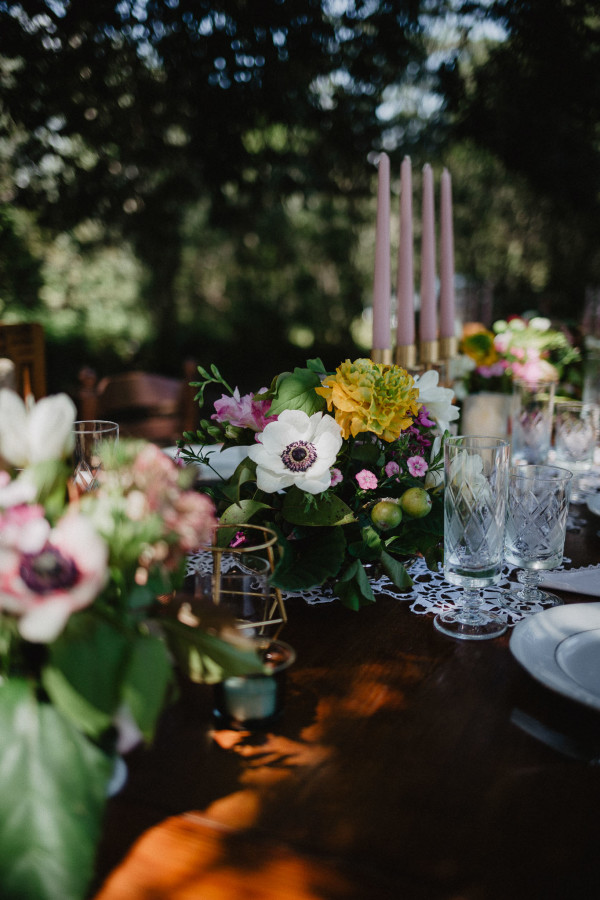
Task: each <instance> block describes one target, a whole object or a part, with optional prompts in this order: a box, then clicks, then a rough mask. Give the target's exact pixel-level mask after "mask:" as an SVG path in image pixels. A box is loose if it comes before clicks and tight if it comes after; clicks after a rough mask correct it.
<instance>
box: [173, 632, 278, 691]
mask: <svg viewBox="0 0 600 900" xmlns="http://www.w3.org/2000/svg"><path fill="white" fill-rule="evenodd" d="M163 627H164V630H165V635H166V638H167V642H168V645H169V649H170V650H171V652H172V653H173V655H174V656H175V658H176V660H177V662H178V664H179V666H180V668H181V669H182V671H183V672H185V674H186V675H187V676H188V678H189V679H190V680H191V681H193V682H196V683H198V684H216V683H217V682H218V681H223V679H224V678H228V677H229V676H230V675H248V674H250V673H253V672H259V673H261V672H264V665H263V662H262V660H261V659H260V657H259V656H258V654H257V653H256V652H255V650H253V649H252V650H247V649H241V648H240V647H238V646H237V645H236V644H232V643H230V642H229V641H224V640H223V639H222V638H219V637H218V636H217V635H215V634H209V633H208V632H207V631H204V630H203V629H202V627H200V628H191V627H189V626H187V625H183V624H182V623H180V622H176V621H174V620H172V619H168V620H165V622H164V623H163Z"/></svg>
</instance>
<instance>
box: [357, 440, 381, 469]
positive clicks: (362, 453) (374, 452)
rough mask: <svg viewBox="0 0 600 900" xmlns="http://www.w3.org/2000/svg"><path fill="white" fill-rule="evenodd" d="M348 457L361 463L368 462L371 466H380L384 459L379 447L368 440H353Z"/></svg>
mask: <svg viewBox="0 0 600 900" xmlns="http://www.w3.org/2000/svg"><path fill="white" fill-rule="evenodd" d="M350 457H351V459H354V460H357V461H360V462H362V463H369V464H370V465H372V466H381V465H383V462H384V460H385V456H384V454H383V453H382V452H381V448H380V447H379V446H378V445H377V444H373V443H370V442H369V441H354V443H353V444H352V447H351V451H350Z"/></svg>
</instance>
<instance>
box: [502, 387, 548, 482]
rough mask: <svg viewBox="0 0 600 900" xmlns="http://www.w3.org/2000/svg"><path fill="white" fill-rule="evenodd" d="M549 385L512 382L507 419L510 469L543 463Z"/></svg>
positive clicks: (545, 455) (545, 456) (544, 457)
mask: <svg viewBox="0 0 600 900" xmlns="http://www.w3.org/2000/svg"><path fill="white" fill-rule="evenodd" d="M555 389H556V385H555V383H554V382H553V381H529V380H526V379H520V378H515V380H514V381H513V395H512V411H511V418H510V430H511V460H512V463H513V465H518V464H519V463H528V464H529V465H540V464H543V463H545V462H546V460H547V458H548V453H549V451H550V443H551V440H552V417H553V414H554V392H555Z"/></svg>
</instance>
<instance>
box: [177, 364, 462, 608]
mask: <svg viewBox="0 0 600 900" xmlns="http://www.w3.org/2000/svg"><path fill="white" fill-rule="evenodd" d="M198 371H199V373H200V375H201V376H202V378H203V380H202V381H199V382H197V383H196V384H195V386H196V387H198V388H199V389H200V390H199V392H198V399H199V400H201V401H202V400H203V396H204V392H205V389H206V387H207V386H208V385H209V384H212V385H215V384H221V385H222V386H223V387H225V388H226V390H227V391H228V392H229V395H230V396H229V399H228V398H227V397H226V396H223V397H221V399H220V400H217V401H216V403H215V404H214V408H215V410H216V412H215V413H212V414H210V413H208V414H207V416H206V418H205V419H202V421H201V424H200V428H199V429H198V431H197V432H196V433H186V434H185V435H184V436H183V438H182V440H181V441H179V442H178V444H179V450H180V454H181V458H182V459H183V460H187V461H188V462H201V463H202V462H206V461H208V460H209V459H210V458H211V454H212V451H213V448H214V445H215V444H220V445H221V447H222V448H223V449H226V448H231V447H237V448H242V450H243V452H244V453H245V456H244V457H242V459H241V462H240V463H239V465H238V466H237V469H236V470H235V472H234V474H233V476H232V477H231V478H228V479H223V480H221V481H219V480H216V481H215V483H214V484H212V485H211V486H210V487H209V488H207V490H208V491H209V492H210V494H211V496H212V497H213V498H214V499H215V502H216V504H217V510H218V512H219V514H220V515H221V517H222V521H224V522H232V523H233V522H235V523H236V524H237V525H241V524H242V523H245V522H250V521H252V522H253V523H255V524H259V525H263V526H267V527H270V528H273V529H274V530H275V531H276V532H277V534H278V536H279V547H280V549H281V550H282V557H281V560H280V562H279V564H278V565H277V566H276V569H275V572H274V573H273V576H272V578H271V583H272V584H273V585H274V586H275V587H278V588H281V589H283V590H292V591H293V590H301V589H303V588H310V587H314V586H315V585H319V584H321V583H323V582H324V581H325V580H330V581H332V582H333V585H334V591H335V592H336V594H337V596H338V597H339V598H340V600H341V601H342V602H343V603H345V604H346V605H347V606H349V607H351V608H353V609H358V608H359V607H360V606H361V605H363V604H365V603H370V602H373V601H374V596H373V592H372V590H371V588H370V585H369V580H368V577H367V575H366V570H365V568H364V566H365V564H372V563H379V564H381V566H382V567H383V569H384V570H385V572H386V573H387V574H388V576H389V577H390V578H391V579H392V580H393V581H394V582H395V584H396V585H398V586H400V587H406V586H408V585H409V584H410V577H409V575H408V573H407V571H406V569H405V567H404V565H403V560H405V559H406V557H407V556H410V555H414V554H415V553H420V554H423V555H425V556H426V558H427V559H428V560H429V561H430V562H431V563H432V565H435V564H436V562H437V558H438V556H439V552H440V545H441V537H442V534H443V524H442V522H443V516H442V496H441V492H440V484H439V481H438V480H437V479H436V478H435V477H434V479H433V481H432V480H431V478H430V479H429V480H426V479H427V477H428V476H429V474H430V472H433V473H437V472H439V470H440V467H441V464H442V462H441V446H440V443H439V442H438V444H437V452H436V453H435V454H434V455H433V456H432V453H431V451H432V447H433V445H434V441H435V438H436V436H441V435H443V434H444V433H445V431H446V430H447V428H448V426H449V423H450V422H452V421H454V420H455V419H456V418H457V417H458V415H459V411H458V408H457V407H455V406H454V403H453V400H454V395H453V392H452V391H451V390H449V389H447V388H444V387H441V386H440V385H439V380H438V373H437V372H434V371H431V372H425V373H423V374H422V375H421V376H420V377H419V378H413V377H412V376H411V375H410V374H409V373H408V372H407V371H406V370H405V369H403V368H402V367H401V366H387V365H380V364H376V363H373V362H372V361H371V360H370V359H358V360H354V361H351V360H346V361H345V362H344V363H342V365H341V366H339V367H338V368H337V369H336V371H335V372H333V373H328V372H327V371H326V370H325V367H324V366H323V363H322V362H321V361H320V360H310V361H309V363H308V364H307V366H306V368H296V369H295V370H294V371H293V372H292V373H284V374H283V375H279V376H278V377H277V378H275V379H274V380H273V382H272V386H271V388H270V389H268V390H265V389H264V388H263V389H262V390H260V391H257V392H256V393H255V394H246V395H245V396H244V397H243V398H242V397H241V396H240V392H239V390H238V389H237V388H236V389H235V390H233V391H232V390H231V388H230V387H229V385H228V384H227V382H226V381H225V380H224V379H223V378H222V377H221V375H220V373H219V371H218V370H217V369H216V367H214V366H212V367H211V369H210V371H207V370H206V369H202V368H200V369H199V370H198ZM242 401H243V404H242ZM256 404H260V408H259V412H260V416H261V417H262V422H263V424H262V428H261V429H258V428H257V422H258V418H257V414H254V413H253V414H250V412H249V411H250V410H256ZM242 405H243V410H244V411H242ZM199 444H200V449H198V445H199ZM212 458H213V459H214V455H212ZM217 468H218V466H217V465H216V464H215V466H214V469H213V470H215V469H217ZM215 475H217V472H216V471H215ZM430 485H432V486H431V487H430ZM409 491H410V492H411V493H410V496H411V497H412V498H414V496H415V491H416V492H417V493H418V495H419V496H420V497H421V499H422V501H423V502H422V503H420V504H412V503H411V504H409V503H408V501H407V502H406V510H404V508H403V506H402V497H403V496H404V494H406V493H407V492H409ZM430 494H431V496H429V495H430ZM381 502H383V503H384V506H385V504H387V503H389V502H392V503H393V505H394V508H393V516H392V517H391V518H390V517H389V516H384V517H382V515H381V509H382V507H381ZM385 508H386V509H387V507H385ZM416 508H418V509H419V510H420V513H419V515H418V516H417V515H415V514H414V509H416ZM384 519H385V521H384Z"/></svg>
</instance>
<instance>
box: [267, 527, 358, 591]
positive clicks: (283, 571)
mask: <svg viewBox="0 0 600 900" xmlns="http://www.w3.org/2000/svg"><path fill="white" fill-rule="evenodd" d="M345 550H346V539H345V537H344V531H343V528H341V527H335V528H318V529H310V532H309V534H308V535H307V536H306V537H301V538H298V539H297V540H290V541H287V542H286V546H285V553H284V555H283V558H282V559H281V560H280V561H279V563H278V564H277V566H276V568H275V572H274V573H273V575H272V576H271V584H272V585H273V586H274V587H278V588H283V589H284V590H288V591H302V590H305V589H306V588H310V587H315V585H318V584H323V582H324V581H326V580H327V579H328V578H333V577H335V576H336V575H337V573H338V572H339V570H340V566H341V565H342V563H343V561H344V554H345Z"/></svg>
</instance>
